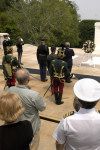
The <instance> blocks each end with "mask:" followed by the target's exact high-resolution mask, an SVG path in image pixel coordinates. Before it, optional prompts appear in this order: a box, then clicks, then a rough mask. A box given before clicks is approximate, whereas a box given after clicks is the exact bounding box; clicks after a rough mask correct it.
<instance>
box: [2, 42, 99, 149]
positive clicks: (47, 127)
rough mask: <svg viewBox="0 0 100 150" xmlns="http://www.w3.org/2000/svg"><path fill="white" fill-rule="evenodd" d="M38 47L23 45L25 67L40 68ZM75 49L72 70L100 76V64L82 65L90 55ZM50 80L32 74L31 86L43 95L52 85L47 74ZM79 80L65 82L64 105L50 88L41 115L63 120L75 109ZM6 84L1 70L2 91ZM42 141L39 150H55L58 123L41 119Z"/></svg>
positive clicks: (96, 55)
mask: <svg viewBox="0 0 100 150" xmlns="http://www.w3.org/2000/svg"><path fill="white" fill-rule="evenodd" d="M36 49H37V47H35V46H32V45H29V44H26V45H24V46H23V50H24V52H23V57H22V62H23V63H24V67H25V68H32V69H39V66H38V63H37V59H36ZM0 51H1V52H0V65H1V63H2V57H3V50H0ZM74 51H75V54H76V56H75V58H74V59H73V63H74V65H73V69H72V72H73V73H76V74H83V75H92V76H98V77H99V76H100V69H99V68H100V65H99V64H98V65H97V64H96V65H95V67H94V66H93V65H89V64H88V63H87V64H84V63H83V64H82V65H81V66H80V63H82V60H83V59H85V61H88V59H89V58H88V57H90V56H88V57H86V58H83V56H84V52H83V51H82V50H81V49H74ZM14 55H15V56H17V50H16V47H14ZM93 56H94V57H99V56H100V54H93ZM99 58H100V57H99ZM47 78H48V81H47V82H41V81H40V76H39V74H32V75H31V81H30V83H29V86H31V87H32V89H33V90H36V91H38V92H39V93H40V94H41V96H42V97H43V95H44V93H45V91H46V90H47V88H48V87H49V85H50V79H49V76H47ZM76 81H77V79H72V83H65V87H64V93H63V101H64V104H63V105H55V100H54V96H51V91H50V90H49V91H48V92H47V94H46V96H45V97H44V100H45V101H46V103H47V108H46V110H45V111H44V112H42V113H40V115H41V116H46V117H50V118H54V119H57V120H61V118H62V116H63V115H64V114H65V113H66V112H68V111H72V110H73V99H74V93H73V85H74V83H75V82H76ZM4 85H5V81H4V77H3V73H2V70H0V92H2V91H3V88H4ZM99 108H100V103H98V105H97V106H96V109H99ZM41 121H42V125H41V130H40V135H41V141H40V147H39V150H55V140H54V139H53V138H52V133H53V131H54V130H55V128H56V127H57V123H54V122H50V121H45V120H41Z"/></svg>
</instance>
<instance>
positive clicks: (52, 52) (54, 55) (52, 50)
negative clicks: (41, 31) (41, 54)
mask: <svg viewBox="0 0 100 150" xmlns="http://www.w3.org/2000/svg"><path fill="white" fill-rule="evenodd" d="M55 52H56V47H55V46H52V47H51V54H50V55H48V56H47V67H48V70H49V68H50V64H51V61H52V60H54V59H56V58H57V54H55Z"/></svg>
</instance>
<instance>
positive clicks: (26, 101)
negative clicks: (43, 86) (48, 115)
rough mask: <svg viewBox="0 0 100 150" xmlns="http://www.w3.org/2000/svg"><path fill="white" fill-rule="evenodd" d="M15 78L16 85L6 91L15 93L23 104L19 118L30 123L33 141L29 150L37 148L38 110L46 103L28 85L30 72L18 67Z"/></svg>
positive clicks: (43, 107) (38, 137)
mask: <svg viewBox="0 0 100 150" xmlns="http://www.w3.org/2000/svg"><path fill="white" fill-rule="evenodd" d="M16 79H17V81H18V85H16V86H13V87H11V88H9V89H8V91H11V92H15V93H17V94H18V95H19V96H20V98H21V101H22V104H23V106H24V109H25V110H24V113H23V115H22V116H21V117H20V120H28V121H30V122H31V124H32V128H33V134H34V142H33V144H32V145H31V147H30V149H31V150H37V149H38V146H39V140H40V136H39V129H40V126H41V122H40V117H39V111H43V110H44V109H45V108H46V103H45V102H44V100H43V99H42V97H41V96H40V94H39V93H38V92H36V91H33V90H31V89H30V87H29V86H28V83H29V81H30V74H29V72H28V70H26V69H19V70H18V71H17V72H16Z"/></svg>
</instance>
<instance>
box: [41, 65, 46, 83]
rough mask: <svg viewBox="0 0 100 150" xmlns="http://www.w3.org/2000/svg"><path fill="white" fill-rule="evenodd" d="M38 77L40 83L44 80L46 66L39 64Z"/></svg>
mask: <svg viewBox="0 0 100 150" xmlns="http://www.w3.org/2000/svg"><path fill="white" fill-rule="evenodd" d="M40 77H41V81H45V80H46V64H40Z"/></svg>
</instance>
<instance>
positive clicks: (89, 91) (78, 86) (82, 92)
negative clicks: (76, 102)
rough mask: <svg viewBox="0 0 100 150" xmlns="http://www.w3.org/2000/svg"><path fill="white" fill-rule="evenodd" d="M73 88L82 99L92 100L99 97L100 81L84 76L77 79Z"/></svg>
mask: <svg viewBox="0 0 100 150" xmlns="http://www.w3.org/2000/svg"><path fill="white" fill-rule="evenodd" d="M73 90H74V93H75V95H76V96H77V97H78V98H79V99H80V100H82V101H86V102H94V101H97V100H99V99H100V83H99V82H97V81H96V80H94V79H90V78H84V79H81V80H79V81H77V82H76V83H75V85H74V88H73Z"/></svg>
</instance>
